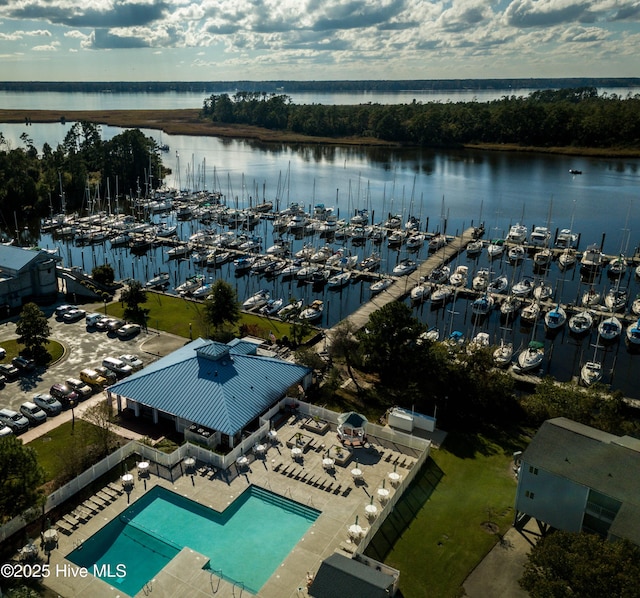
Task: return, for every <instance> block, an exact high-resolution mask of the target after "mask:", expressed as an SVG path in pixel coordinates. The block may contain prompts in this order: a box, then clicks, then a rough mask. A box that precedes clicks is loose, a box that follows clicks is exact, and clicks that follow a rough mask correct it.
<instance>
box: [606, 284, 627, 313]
mask: <svg viewBox="0 0 640 598" xmlns="http://www.w3.org/2000/svg"><path fill="white" fill-rule="evenodd" d="M628 300H629V294H628V293H627V289H621V288H618V287H617V288H613V289H610V290H609V292H608V293H607V294H606V295H605V296H604V304H605V306H606V307H607V309H608V310H609V311H624V309H625V307H627V301H628Z"/></svg>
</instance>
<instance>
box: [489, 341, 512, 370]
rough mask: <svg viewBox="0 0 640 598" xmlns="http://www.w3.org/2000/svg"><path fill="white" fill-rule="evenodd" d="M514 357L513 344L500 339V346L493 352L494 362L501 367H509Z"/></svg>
mask: <svg viewBox="0 0 640 598" xmlns="http://www.w3.org/2000/svg"><path fill="white" fill-rule="evenodd" d="M511 359H513V344H512V343H505V342H504V340H502V341H500V346H499V347H498V348H497V349H496V350H495V351H494V352H493V362H494V363H495V364H496V366H498V367H499V368H504V367H507V366H508V365H509V364H510V363H511Z"/></svg>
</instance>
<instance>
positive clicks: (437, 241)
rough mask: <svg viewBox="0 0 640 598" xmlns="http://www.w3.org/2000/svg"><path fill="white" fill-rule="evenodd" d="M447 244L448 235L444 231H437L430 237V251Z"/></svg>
mask: <svg viewBox="0 0 640 598" xmlns="http://www.w3.org/2000/svg"><path fill="white" fill-rule="evenodd" d="M446 244H447V237H446V236H445V235H443V234H442V233H436V234H435V235H433V237H431V239H429V251H438V249H440V248H442V247H444V246H445V245H446Z"/></svg>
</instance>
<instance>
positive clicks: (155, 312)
mask: <svg viewBox="0 0 640 598" xmlns="http://www.w3.org/2000/svg"><path fill="white" fill-rule="evenodd" d="M143 307H144V308H145V309H149V320H148V326H149V328H154V329H157V330H164V331H165V332H170V333H172V334H176V335H178V336H183V337H185V338H189V335H190V334H191V336H192V337H193V338H198V337H204V338H206V336H207V331H206V327H205V325H204V322H203V318H202V312H203V306H202V303H200V302H197V301H190V300H187V299H183V298H182V297H172V296H169V295H163V294H161V293H147V302H146V303H145V304H144V306H143ZM123 311H124V306H123V305H122V304H121V303H118V302H115V303H109V304H107V313H108V314H109V315H111V316H115V317H122V313H123ZM243 324H244V325H246V326H255V327H256V330H257V332H258V333H259V335H260V336H261V337H262V338H265V339H266V338H269V332H273V334H274V335H275V337H276V338H281V337H283V336H288V337H291V326H290V324H288V323H286V322H282V321H280V320H277V319H269V318H265V317H263V316H259V315H256V314H246V313H241V314H240V320H239V321H238V324H237V326H236V327H235V329H234V330H235V332H238V330H239V327H240V326H241V325H243ZM190 326H191V328H190Z"/></svg>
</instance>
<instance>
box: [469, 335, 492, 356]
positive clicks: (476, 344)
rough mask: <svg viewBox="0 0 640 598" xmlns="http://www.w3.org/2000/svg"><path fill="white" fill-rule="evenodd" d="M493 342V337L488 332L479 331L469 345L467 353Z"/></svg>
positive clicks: (483, 347) (484, 347)
mask: <svg viewBox="0 0 640 598" xmlns="http://www.w3.org/2000/svg"><path fill="white" fill-rule="evenodd" d="M490 344H491V337H490V336H489V333H488V332H478V334H476V335H475V336H474V337H473V338H472V339H471V340H470V341H469V344H468V345H467V353H468V354H469V355H470V354H471V353H473V352H475V351H477V350H478V349H486V348H487V347H488V346H489V345H490Z"/></svg>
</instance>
